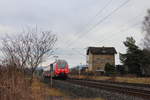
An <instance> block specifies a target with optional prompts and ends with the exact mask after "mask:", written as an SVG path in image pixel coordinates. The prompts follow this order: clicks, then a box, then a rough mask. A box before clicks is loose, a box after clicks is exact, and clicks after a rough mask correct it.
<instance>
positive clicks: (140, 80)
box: [71, 75, 150, 84]
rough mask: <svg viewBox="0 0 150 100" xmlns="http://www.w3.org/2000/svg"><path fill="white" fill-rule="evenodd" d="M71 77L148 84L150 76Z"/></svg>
mask: <svg viewBox="0 0 150 100" xmlns="http://www.w3.org/2000/svg"><path fill="white" fill-rule="evenodd" d="M71 77H74V78H81V79H84V78H86V79H94V80H111V81H114V82H127V83H140V84H150V78H137V77H108V76H84V75H81V76H80V77H79V76H78V75H73V76H71Z"/></svg>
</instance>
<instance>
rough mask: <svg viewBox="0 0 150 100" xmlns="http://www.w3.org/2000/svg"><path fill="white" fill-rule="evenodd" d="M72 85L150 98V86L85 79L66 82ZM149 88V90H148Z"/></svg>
mask: <svg viewBox="0 0 150 100" xmlns="http://www.w3.org/2000/svg"><path fill="white" fill-rule="evenodd" d="M65 81H67V82H70V83H72V84H77V85H81V86H86V87H90V88H96V89H102V90H107V91H111V92H119V93H123V94H128V95H132V96H137V97H142V98H146V99H148V98H150V86H149V85H141V84H140V85H136V86H133V84H130V85H129V84H128V83H127V84H125V83H124V84H121V83H117V82H115V83H112V82H104V81H103V82H102V81H92V80H83V79H81V80H80V79H68V80H65ZM147 88H148V89H147Z"/></svg>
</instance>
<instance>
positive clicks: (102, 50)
mask: <svg viewBox="0 0 150 100" xmlns="http://www.w3.org/2000/svg"><path fill="white" fill-rule="evenodd" d="M89 53H92V54H96V55H98V54H116V53H117V52H116V49H115V48H114V47H88V49H87V55H88V54H89Z"/></svg>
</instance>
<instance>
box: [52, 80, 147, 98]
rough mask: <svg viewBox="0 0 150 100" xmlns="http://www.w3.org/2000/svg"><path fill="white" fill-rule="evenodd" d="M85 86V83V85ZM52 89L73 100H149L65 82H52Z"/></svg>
mask: <svg viewBox="0 0 150 100" xmlns="http://www.w3.org/2000/svg"><path fill="white" fill-rule="evenodd" d="M85 84H86V83H85ZM53 87H55V88H58V89H60V90H61V91H64V92H66V93H68V94H69V95H70V97H73V98H80V97H82V98H90V99H91V100H93V98H103V99H104V100H149V99H148V98H141V97H137V96H132V95H127V94H125V93H118V92H114V91H109V90H105V89H102V88H101V89H100V88H93V87H88V86H87V85H79V84H74V83H70V82H68V81H67V80H53Z"/></svg>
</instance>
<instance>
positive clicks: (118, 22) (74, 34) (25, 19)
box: [0, 0, 150, 67]
mask: <svg viewBox="0 0 150 100" xmlns="http://www.w3.org/2000/svg"><path fill="white" fill-rule="evenodd" d="M122 4H124V5H123V6H122ZM149 8H150V0H0V36H3V35H4V34H5V33H7V34H15V33H20V32H21V31H22V30H23V29H24V28H26V27H34V26H36V25H37V26H38V28H40V30H51V31H52V32H53V33H55V34H56V35H57V37H58V42H57V45H56V47H57V49H56V51H55V55H57V56H58V57H59V58H60V59H65V60H66V61H68V63H69V65H70V67H73V66H76V65H78V64H85V63H86V56H85V54H86V48H87V47H89V46H111V47H115V48H116V50H117V52H118V53H119V52H125V47H124V46H123V44H122V41H125V38H126V37H127V36H133V37H134V38H135V39H136V41H137V44H138V45H140V44H141V39H142V38H143V36H142V21H143V19H144V16H146V14H147V12H146V11H147V9H149ZM53 60H54V58H51V59H48V61H47V62H45V63H43V65H47V64H49V63H50V62H52V61H53ZM119 63H120V62H119V57H118V55H116V64H119Z"/></svg>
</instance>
